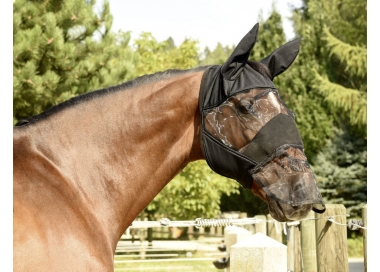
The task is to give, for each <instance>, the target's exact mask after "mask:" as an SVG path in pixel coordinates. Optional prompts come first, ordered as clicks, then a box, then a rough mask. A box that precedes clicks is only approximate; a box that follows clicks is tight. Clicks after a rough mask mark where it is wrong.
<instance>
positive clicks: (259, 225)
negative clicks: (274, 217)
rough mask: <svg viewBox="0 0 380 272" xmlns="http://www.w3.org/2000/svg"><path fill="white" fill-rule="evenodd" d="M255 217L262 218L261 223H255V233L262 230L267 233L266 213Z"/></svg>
mask: <svg viewBox="0 0 380 272" xmlns="http://www.w3.org/2000/svg"><path fill="white" fill-rule="evenodd" d="M255 218H257V219H261V220H262V221H261V222H260V223H256V224H254V227H255V233H258V232H261V233H262V234H264V235H267V217H266V216H265V215H256V216H255Z"/></svg>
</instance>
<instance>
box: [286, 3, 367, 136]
mask: <svg viewBox="0 0 380 272" xmlns="http://www.w3.org/2000/svg"><path fill="white" fill-rule="evenodd" d="M366 6H367V2H366V1H365V0H360V1H357V0H344V1H341V0H329V1H327V0H322V1H319V0H318V1H317V0H309V1H306V0H305V1H304V6H303V7H302V8H301V9H298V10H295V12H294V16H293V19H294V22H295V26H296V32H298V33H299V34H300V35H301V36H303V37H304V39H305V40H307V41H308V44H309V47H310V49H311V50H310V52H312V54H311V56H310V57H312V58H314V59H315V61H316V65H315V66H314V69H312V71H311V72H312V74H313V76H314V77H315V79H314V80H313V88H314V90H315V91H317V92H319V93H320V94H321V95H322V96H323V97H324V101H326V102H327V103H329V105H330V108H331V109H332V113H334V114H335V116H334V117H335V121H336V123H339V122H343V123H346V122H348V123H349V124H350V126H351V129H352V130H353V131H354V132H355V133H358V134H359V135H360V137H366V131H367V130H366V124H367V122H366V120H367V108H366V105H367V15H366V14H367V8H366ZM312 47H314V48H313V49H312Z"/></svg>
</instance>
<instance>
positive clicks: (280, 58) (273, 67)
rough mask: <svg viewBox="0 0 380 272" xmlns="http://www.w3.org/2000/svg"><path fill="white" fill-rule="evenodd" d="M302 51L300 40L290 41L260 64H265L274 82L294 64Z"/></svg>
mask: <svg viewBox="0 0 380 272" xmlns="http://www.w3.org/2000/svg"><path fill="white" fill-rule="evenodd" d="M299 50H300V39H299V38H297V39H295V40H293V41H290V42H288V43H286V44H284V45H283V46H281V47H279V48H277V49H276V50H274V51H273V52H272V54H270V55H269V56H267V57H265V58H263V59H262V60H261V61H260V63H262V64H265V65H266V66H267V67H268V68H269V70H270V72H271V74H272V78H271V79H272V80H273V78H274V77H275V76H278V75H279V74H281V73H282V72H284V71H285V70H286V69H288V68H289V66H290V65H291V64H292V63H293V61H294V60H295V59H296V57H297V55H298V52H299Z"/></svg>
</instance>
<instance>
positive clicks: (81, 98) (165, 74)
mask: <svg viewBox="0 0 380 272" xmlns="http://www.w3.org/2000/svg"><path fill="white" fill-rule="evenodd" d="M208 67H209V66H199V67H196V68H193V69H188V70H180V69H169V70H166V71H162V72H156V73H154V74H148V75H143V76H141V77H138V78H135V79H133V80H130V81H127V82H124V83H121V84H119V85H115V86H111V87H107V88H103V89H99V90H95V91H91V92H88V93H84V94H80V95H78V96H75V97H73V98H70V99H69V100H67V101H64V102H62V103H60V104H58V105H55V106H53V107H51V108H50V109H47V110H46V111H44V112H42V113H40V114H37V115H34V116H32V117H29V118H27V119H22V120H20V121H18V122H17V124H16V126H23V125H27V124H31V123H35V122H36V121H40V120H43V119H46V118H48V117H50V116H51V115H53V114H55V113H57V112H61V111H62V110H64V109H66V108H69V107H71V106H73V105H77V104H80V103H83V102H86V101H89V100H92V99H94V98H98V97H101V96H104V95H108V94H111V93H114V92H117V91H123V90H127V89H132V88H135V87H138V86H141V85H144V84H148V83H152V82H156V81H159V80H165V79H168V78H172V77H174V76H178V75H181V74H187V73H191V72H193V73H195V72H199V71H204V70H206V69H207V68H208Z"/></svg>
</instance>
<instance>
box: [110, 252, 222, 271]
mask: <svg viewBox="0 0 380 272" xmlns="http://www.w3.org/2000/svg"><path fill="white" fill-rule="evenodd" d="M177 258H180V259H182V260H181V261H176V259H177ZM198 258H205V257H204V255H203V254H202V253H194V252H193V256H192V257H191V258H187V257H186V255H185V254H179V256H178V257H175V258H172V259H171V261H166V260H168V259H170V258H167V257H164V258H162V259H161V260H160V259H157V258H155V259H151V260H149V259H146V260H145V261H141V262H140V260H139V259H137V258H127V257H123V256H118V257H116V256H115V270H114V271H156V272H173V271H181V272H182V271H184V272H185V271H199V272H214V271H215V272H216V271H222V270H219V269H216V268H215V266H214V264H213V263H212V262H213V261H214V260H216V259H219V257H215V258H213V257H211V258H210V257H207V258H210V260H197V259H198ZM186 259H188V260H186ZM191 259H195V260H191ZM117 261H128V263H117Z"/></svg>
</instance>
